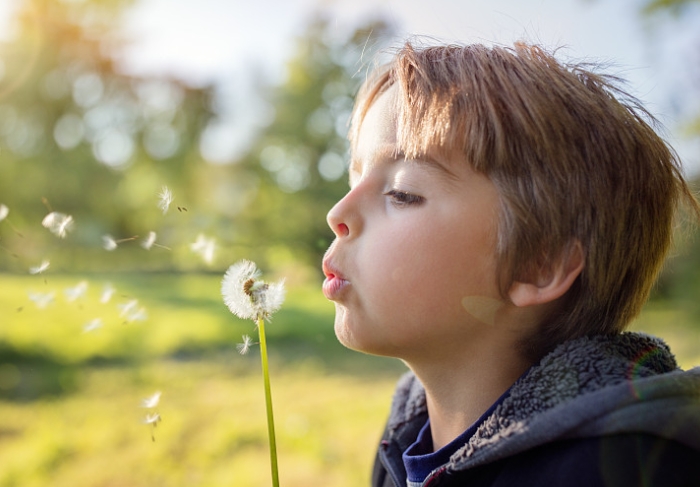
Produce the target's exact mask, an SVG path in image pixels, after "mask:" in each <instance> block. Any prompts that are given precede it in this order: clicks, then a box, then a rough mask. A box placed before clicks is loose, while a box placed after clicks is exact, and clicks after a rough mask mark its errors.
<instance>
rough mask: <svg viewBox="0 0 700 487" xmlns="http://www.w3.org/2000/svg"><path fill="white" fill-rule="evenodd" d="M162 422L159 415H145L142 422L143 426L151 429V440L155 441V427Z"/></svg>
mask: <svg viewBox="0 0 700 487" xmlns="http://www.w3.org/2000/svg"><path fill="white" fill-rule="evenodd" d="M161 421H163V419H162V418H161V417H160V414H158V413H148V414H147V415H146V418H145V419H144V420H143V422H144V424H147V425H150V426H151V427H152V429H151V440H153V441H156V435H155V431H156V426H158V423H160V422H161Z"/></svg>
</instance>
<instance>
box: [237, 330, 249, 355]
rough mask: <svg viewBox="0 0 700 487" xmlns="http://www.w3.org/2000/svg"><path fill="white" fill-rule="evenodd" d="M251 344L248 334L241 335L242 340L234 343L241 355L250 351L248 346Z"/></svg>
mask: <svg viewBox="0 0 700 487" xmlns="http://www.w3.org/2000/svg"><path fill="white" fill-rule="evenodd" d="M252 344H253V340H252V338H250V337H249V336H248V335H243V342H242V343H238V344H237V345H236V350H238V353H240V354H241V355H245V354H247V353H248V352H249V351H250V346H251V345H252Z"/></svg>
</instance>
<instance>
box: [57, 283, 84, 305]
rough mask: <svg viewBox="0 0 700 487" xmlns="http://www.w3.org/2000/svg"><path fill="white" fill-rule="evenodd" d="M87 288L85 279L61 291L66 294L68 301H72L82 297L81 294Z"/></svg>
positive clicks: (82, 294)
mask: <svg viewBox="0 0 700 487" xmlns="http://www.w3.org/2000/svg"><path fill="white" fill-rule="evenodd" d="M87 289H88V283H87V281H80V282H79V283H78V284H76V285H75V286H73V287H69V288H66V289H65V290H64V291H63V293H64V294H65V295H66V299H67V300H68V301H69V302H73V301H75V300H76V299H79V298H82V297H83V296H85V293H86V292H87Z"/></svg>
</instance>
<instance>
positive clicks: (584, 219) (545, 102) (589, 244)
mask: <svg viewBox="0 0 700 487" xmlns="http://www.w3.org/2000/svg"><path fill="white" fill-rule="evenodd" d="M619 81H620V80H619V79H618V78H614V77H611V76H605V75H601V74H596V73H594V72H593V71H592V70H591V69H589V68H587V66H584V65H577V64H564V63H560V62H559V61H557V60H556V58H555V57H554V54H552V53H550V52H547V51H546V50H544V49H543V48H541V47H538V46H532V45H527V44H524V43H517V44H515V45H514V46H513V47H512V48H506V47H487V46H484V45H468V46H456V45H447V46H438V47H425V48H420V49H419V48H414V46H412V45H411V44H406V45H405V46H404V47H403V49H401V50H400V51H399V52H398V53H397V55H396V56H395V57H394V59H393V61H392V62H391V63H390V64H388V65H386V66H384V67H382V68H379V69H377V70H376V71H375V72H374V74H373V76H372V77H370V78H369V79H368V80H367V81H366V82H365V83H364V85H363V87H362V88H361V90H360V93H359V94H358V97H357V100H356V105H355V110H354V113H353V117H352V121H351V130H350V141H351V144H352V145H353V146H354V142H355V141H356V139H357V132H358V130H359V128H360V125H361V123H362V120H363V117H364V115H365V114H366V112H367V110H368V109H369V107H370V106H371V105H372V103H373V102H374V100H376V98H377V97H378V96H379V95H380V94H381V93H382V92H384V91H385V90H386V89H387V88H388V87H389V86H392V85H397V86H398V89H399V93H400V94H399V96H398V100H399V101H398V104H399V107H398V110H399V122H398V131H397V139H398V146H399V149H400V150H402V151H403V152H404V153H405V154H406V156H407V157H420V156H421V155H422V154H426V153H427V152H428V151H429V150H430V151H438V152H441V153H443V154H444V155H446V156H447V155H449V154H452V155H454V154H461V155H463V157H464V160H465V161H468V162H469V163H470V164H471V165H472V166H473V168H474V169H475V170H476V171H478V172H481V173H483V174H485V175H486V176H487V177H488V178H489V179H490V180H491V181H492V182H493V183H494V184H495V185H496V187H497V189H498V191H499V194H500V197H501V219H500V226H499V236H498V249H497V250H498V255H499V266H500V268H499V276H500V277H499V284H500V288H501V292H502V293H503V295H504V296H505V295H506V292H507V290H508V289H509V287H510V285H511V284H512V283H513V282H514V281H515V280H518V277H519V276H520V277H522V276H524V275H527V273H528V271H529V270H531V269H532V268H533V266H546V265H547V264H548V263H550V262H552V261H553V259H554V258H556V257H558V256H560V255H562V253H563V252H567V249H568V248H569V246H570V245H571V244H572V242H576V241H579V242H580V243H581V245H582V247H583V250H584V253H585V267H584V269H583V270H582V272H581V274H580V276H579V277H578V278H577V279H576V281H575V282H574V284H573V286H572V288H571V289H570V290H569V291H568V293H567V295H566V296H565V297H564V302H563V305H562V306H560V307H559V308H558V311H557V312H556V314H555V315H554V316H550V317H549V319H548V320H546V322H545V323H543V324H542V326H541V329H540V330H539V333H537V334H536V336H535V337H532V339H531V340H530V341H529V342H528V343H526V344H524V345H525V346H526V353H527V354H528V356H530V357H533V358H539V357H540V356H541V355H542V354H544V353H545V352H547V351H548V350H550V349H552V348H553V347H554V346H556V345H557V344H558V343H560V342H562V341H564V340H566V339H570V338H574V337H578V336H582V335H588V334H613V333H619V332H620V331H622V330H623V329H624V327H625V326H626V325H627V324H629V322H630V321H631V320H632V318H634V316H635V315H637V313H638V312H639V311H640V309H641V308H642V306H643V304H644V303H645V302H646V300H647V298H648V296H649V293H650V290H651V288H652V286H653V283H654V281H655V280H656V277H657V275H658V273H659V271H660V269H661V266H662V264H663V260H664V257H665V255H666V253H667V252H668V250H669V247H670V243H671V237H672V231H673V225H674V219H675V218H674V217H675V215H676V210H677V207H678V206H679V203H680V202H681V200H685V201H686V202H687V203H688V204H689V205H690V207H691V208H692V209H693V210H694V211H695V213H696V215H697V214H700V213H699V212H700V209H699V207H698V203H697V201H696V200H695V198H694V196H693V195H692V193H691V191H690V189H689V188H688V186H687V184H686V182H685V181H684V179H683V176H682V173H681V166H680V161H679V160H678V158H677V156H676V154H675V152H674V151H673V149H671V148H670V147H669V146H668V145H667V144H666V143H665V142H664V141H663V140H662V139H661V138H660V137H659V136H658V135H657V134H656V132H655V131H654V129H653V128H652V127H651V126H650V124H651V125H655V124H657V122H656V120H655V119H654V118H653V117H652V116H651V115H650V114H649V113H648V112H647V111H646V110H645V109H644V108H643V107H642V106H641V103H640V102H639V101H638V100H637V99H635V98H634V97H632V96H630V95H629V94H627V93H626V92H624V91H622V90H620V89H619V88H618V87H617V84H618V82H619Z"/></svg>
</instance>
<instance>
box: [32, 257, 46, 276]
mask: <svg viewBox="0 0 700 487" xmlns="http://www.w3.org/2000/svg"><path fill="white" fill-rule="evenodd" d="M50 265H51V264H50V262H49V261H48V260H42V261H41V264H39V265H37V266H33V267H30V268H29V273H30V274H41V273H42V272H44V271H45V270H46V269H48V268H49V266H50Z"/></svg>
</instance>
